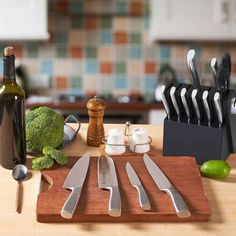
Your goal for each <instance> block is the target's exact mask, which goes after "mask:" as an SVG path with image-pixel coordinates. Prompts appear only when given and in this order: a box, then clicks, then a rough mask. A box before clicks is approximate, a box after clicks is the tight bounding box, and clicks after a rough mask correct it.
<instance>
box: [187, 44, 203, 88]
mask: <svg viewBox="0 0 236 236" xmlns="http://www.w3.org/2000/svg"><path fill="white" fill-rule="evenodd" d="M195 54H196V53H195V50H193V49H190V50H189V51H188V54H187V65H188V68H189V71H190V74H191V76H192V79H193V83H194V86H195V88H200V87H201V83H200V73H199V69H198V67H197V63H196V57H195Z"/></svg>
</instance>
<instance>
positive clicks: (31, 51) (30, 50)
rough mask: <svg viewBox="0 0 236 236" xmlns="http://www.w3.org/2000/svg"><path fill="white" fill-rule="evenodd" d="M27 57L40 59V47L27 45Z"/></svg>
mask: <svg viewBox="0 0 236 236" xmlns="http://www.w3.org/2000/svg"><path fill="white" fill-rule="evenodd" d="M26 56H27V57H29V58H35V57H38V47H37V45H36V44H28V45H26Z"/></svg>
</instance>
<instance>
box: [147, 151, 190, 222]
mask: <svg viewBox="0 0 236 236" xmlns="http://www.w3.org/2000/svg"><path fill="white" fill-rule="evenodd" d="M143 160H144V163H145V166H146V168H147V170H148V172H149V174H150V175H151V177H152V178H153V180H154V182H155V184H156V185H157V187H158V188H159V189H160V190H161V191H164V192H166V193H168V195H169V196H170V198H171V201H172V203H173V205H174V208H175V212H176V214H177V216H178V217H180V218H187V217H189V216H190V211H189V209H188V207H187V205H186V203H185V202H184V200H183V198H182V197H181V196H180V194H179V193H178V191H177V190H176V189H175V188H174V186H173V185H172V184H171V183H170V181H169V180H168V178H167V177H166V176H165V174H164V173H163V172H162V170H161V169H160V168H159V167H158V166H157V164H156V163H155V162H154V161H153V160H152V159H151V158H150V157H149V156H148V155H147V154H146V153H145V154H144V156H143Z"/></svg>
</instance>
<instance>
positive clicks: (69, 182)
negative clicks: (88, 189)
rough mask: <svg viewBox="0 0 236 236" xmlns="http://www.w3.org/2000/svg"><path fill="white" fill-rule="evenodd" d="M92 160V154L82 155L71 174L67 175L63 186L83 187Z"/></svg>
mask: <svg viewBox="0 0 236 236" xmlns="http://www.w3.org/2000/svg"><path fill="white" fill-rule="evenodd" d="M89 161H90V154H88V153H87V154H85V155H84V156H82V157H81V158H80V159H79V160H78V161H77V162H76V163H75V164H74V166H73V167H72V169H71V170H70V172H69V174H68V175H67V177H66V180H65V182H64V185H63V188H68V189H70V188H78V187H82V186H83V183H84V180H85V177H86V174H87V171H88V167H89Z"/></svg>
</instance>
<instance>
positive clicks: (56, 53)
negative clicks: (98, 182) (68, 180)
mask: <svg viewBox="0 0 236 236" xmlns="http://www.w3.org/2000/svg"><path fill="white" fill-rule="evenodd" d="M213 2H214V4H213ZM0 5H2V6H1V7H0V22H1V23H0V50H1V51H2V50H3V48H4V47H5V46H7V45H12V46H14V48H15V54H16V58H17V72H18V79H19V81H21V82H22V85H23V86H24V89H25V90H26V92H27V107H28V108H30V107H32V106H35V105H39V104H41V105H48V106H51V107H53V108H55V109H58V110H59V111H61V112H62V114H63V115H64V116H66V115H68V114H74V115H76V116H78V117H79V119H80V120H81V121H82V122H86V121H87V110H86V102H87V100H88V99H89V98H90V97H93V96H94V95H97V96H99V97H102V98H104V99H105V101H106V103H107V109H106V112H105V122H107V123H108V122H109V123H121V122H122V123H123V122H125V121H126V120H130V121H131V122H133V123H152V124H158V123H162V120H163V117H164V116H165V112H164V110H163V107H162V104H161V103H160V102H159V101H157V100H156V98H155V89H156V87H157V86H158V84H159V83H160V82H163V81H165V79H177V80H178V81H179V82H188V83H191V81H190V76H189V73H188V70H187V66H186V54H187V51H188V50H189V49H190V48H194V49H195V50H196V52H197V56H198V58H199V62H200V63H199V64H200V70H201V75H202V81H203V83H204V84H205V85H213V78H212V72H211V67H210V60H211V58H212V57H217V58H220V56H222V54H223V53H224V52H226V51H228V52H230V53H231V56H232V61H233V65H232V77H231V83H232V84H231V86H234V83H235V78H236V43H235V39H236V27H235V25H234V24H236V1H234V0H215V1H212V0H199V1H193V0H180V1H174V0H48V1H46V0H34V1H32V0H31V1H30V0H24V1H17V0H8V1H4V0H0ZM189 9H192V11H189ZM20 14H21V15H23V16H22V17H23V18H24V17H25V19H22V20H20V18H19V17H20ZM9 16H11V21H12V22H10V21H9V20H6V19H7V17H9ZM191 17H192V18H191ZM12 27H15V28H14V29H12ZM27 30H28V31H27ZM2 73H3V65H2V60H0V76H1V75H2Z"/></svg>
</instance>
